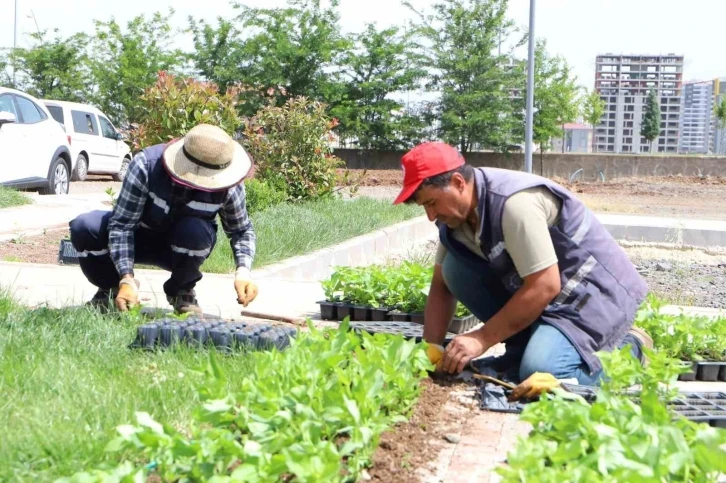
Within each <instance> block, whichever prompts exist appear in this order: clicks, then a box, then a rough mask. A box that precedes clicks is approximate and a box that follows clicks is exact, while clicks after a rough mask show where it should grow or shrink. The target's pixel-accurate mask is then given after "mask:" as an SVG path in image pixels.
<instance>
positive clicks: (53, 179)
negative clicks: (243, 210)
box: [0, 87, 74, 195]
mask: <svg viewBox="0 0 726 483" xmlns="http://www.w3.org/2000/svg"><path fill="white" fill-rule="evenodd" d="M72 160H73V158H72V157H71V151H70V144H69V142H68V137H67V136H66V133H65V132H64V130H63V126H61V125H60V124H58V123H57V122H56V121H55V119H53V117H52V116H51V115H50V112H49V111H48V110H47V108H46V107H45V106H44V105H43V103H42V102H40V101H39V100H38V99H36V98H35V97H33V96H31V95H29V94H26V93H25V92H21V91H18V90H15V89H8V88H5V87H0V185H3V186H11V187H13V188H17V189H38V190H39V191H40V193H41V194H57V195H61V194H68V188H69V182H70V173H71V172H72V171H73V168H74V165H73V161H72Z"/></svg>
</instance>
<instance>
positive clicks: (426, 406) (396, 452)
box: [368, 379, 473, 483]
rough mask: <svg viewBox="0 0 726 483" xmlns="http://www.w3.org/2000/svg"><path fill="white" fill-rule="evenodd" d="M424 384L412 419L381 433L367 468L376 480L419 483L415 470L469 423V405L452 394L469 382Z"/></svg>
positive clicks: (425, 381) (430, 458) (422, 465)
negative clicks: (370, 463) (446, 438)
mask: <svg viewBox="0 0 726 483" xmlns="http://www.w3.org/2000/svg"><path fill="white" fill-rule="evenodd" d="M421 384H422V386H423V389H422V392H421V396H420V397H419V400H418V403H417V404H416V407H415V409H414V412H413V415H412V416H411V418H410V419H409V420H408V421H407V422H405V423H402V424H399V425H397V426H396V427H395V428H394V429H393V430H392V431H388V432H385V433H383V434H382V435H381V438H380V441H379V443H378V448H377V449H376V452H375V453H374V455H373V465H372V466H371V468H369V469H368V474H369V475H370V477H371V479H372V480H373V481H384V482H392V481H395V482H396V483H408V482H410V483H415V482H418V481H419V480H420V478H419V476H417V474H416V470H417V469H420V468H423V467H425V466H426V464H427V463H429V462H430V461H432V460H433V459H435V458H436V456H437V455H438V452H439V449H440V448H441V447H442V446H443V445H445V444H448V443H447V442H446V440H445V437H446V436H447V435H455V434H460V433H461V429H462V428H463V427H464V425H465V423H466V420H467V417H466V416H467V414H470V410H469V409H470V408H467V407H466V406H465V405H464V403H463V402H460V401H457V400H455V399H454V397H453V393H454V392H456V391H457V390H459V389H464V388H466V387H467V384H466V383H463V382H460V381H459V382H454V381H451V380H449V379H437V380H431V379H424V380H423V381H422V382H421ZM472 401H473V400H472ZM452 405H453V409H452ZM447 406H448V410H447Z"/></svg>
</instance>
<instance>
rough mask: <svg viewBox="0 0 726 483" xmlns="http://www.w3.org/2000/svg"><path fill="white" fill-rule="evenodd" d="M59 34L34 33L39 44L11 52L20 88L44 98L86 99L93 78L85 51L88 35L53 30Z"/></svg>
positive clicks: (45, 31) (79, 100) (33, 35)
mask: <svg viewBox="0 0 726 483" xmlns="http://www.w3.org/2000/svg"><path fill="white" fill-rule="evenodd" d="M53 32H54V33H55V37H54V38H53V39H52V40H48V39H46V37H47V34H48V31H47V30H44V31H42V32H37V33H33V34H30V37H31V38H32V39H33V40H34V42H35V45H34V46H33V47H30V48H27V49H26V48H17V49H15V50H14V51H12V52H11V53H10V57H9V62H10V63H12V64H13V65H15V67H16V69H17V74H18V77H17V78H16V84H17V88H18V89H21V90H23V91H26V92H28V93H29V94H30V95H33V96H36V97H39V98H41V99H54V100H59V101H75V102H82V101H85V100H86V98H87V96H88V90H89V84H90V78H89V72H88V67H87V56H86V53H85V50H86V44H87V41H88V37H87V36H86V35H85V34H75V35H72V36H71V37H68V38H67V39H63V38H61V37H60V36H59V35H58V29H55V30H53Z"/></svg>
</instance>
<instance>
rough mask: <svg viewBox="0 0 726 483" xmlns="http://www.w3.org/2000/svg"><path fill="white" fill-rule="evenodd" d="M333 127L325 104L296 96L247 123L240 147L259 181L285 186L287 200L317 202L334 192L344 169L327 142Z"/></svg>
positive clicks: (270, 106)
mask: <svg viewBox="0 0 726 483" xmlns="http://www.w3.org/2000/svg"><path fill="white" fill-rule="evenodd" d="M336 124H337V121H335V120H330V119H328V117H327V116H326V114H325V105H324V104H322V103H320V102H316V101H310V100H308V99H307V98H305V97H295V98H292V99H290V100H288V101H287V102H286V103H285V104H284V105H283V106H282V107H277V106H275V105H273V104H270V105H268V106H266V107H264V108H262V109H261V110H260V111H259V112H258V113H257V114H256V115H254V116H253V117H251V118H250V119H247V120H246V121H245V141H244V144H245V147H246V148H247V150H248V151H249V153H250V154H251V155H252V158H253V159H254V160H255V164H256V167H257V173H258V176H259V177H260V179H263V180H265V181H269V182H271V183H272V184H274V185H275V186H284V187H285V190H286V192H287V196H288V198H289V199H290V200H301V199H315V198H322V197H325V196H329V195H331V194H332V193H333V192H334V190H335V187H336V181H337V172H336V170H337V169H338V168H341V167H343V162H342V161H341V160H340V159H339V158H337V157H335V156H334V155H333V149H332V148H331V147H330V143H329V141H330V140H331V136H332V135H331V130H332V129H333V128H334V127H335V126H336Z"/></svg>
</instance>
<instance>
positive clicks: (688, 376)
mask: <svg viewBox="0 0 726 483" xmlns="http://www.w3.org/2000/svg"><path fill="white" fill-rule="evenodd" d="M684 364H691V372H686V373H684V374H681V375H680V376H678V380H679V381H695V380H696V372H697V371H698V362H692V361H684Z"/></svg>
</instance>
